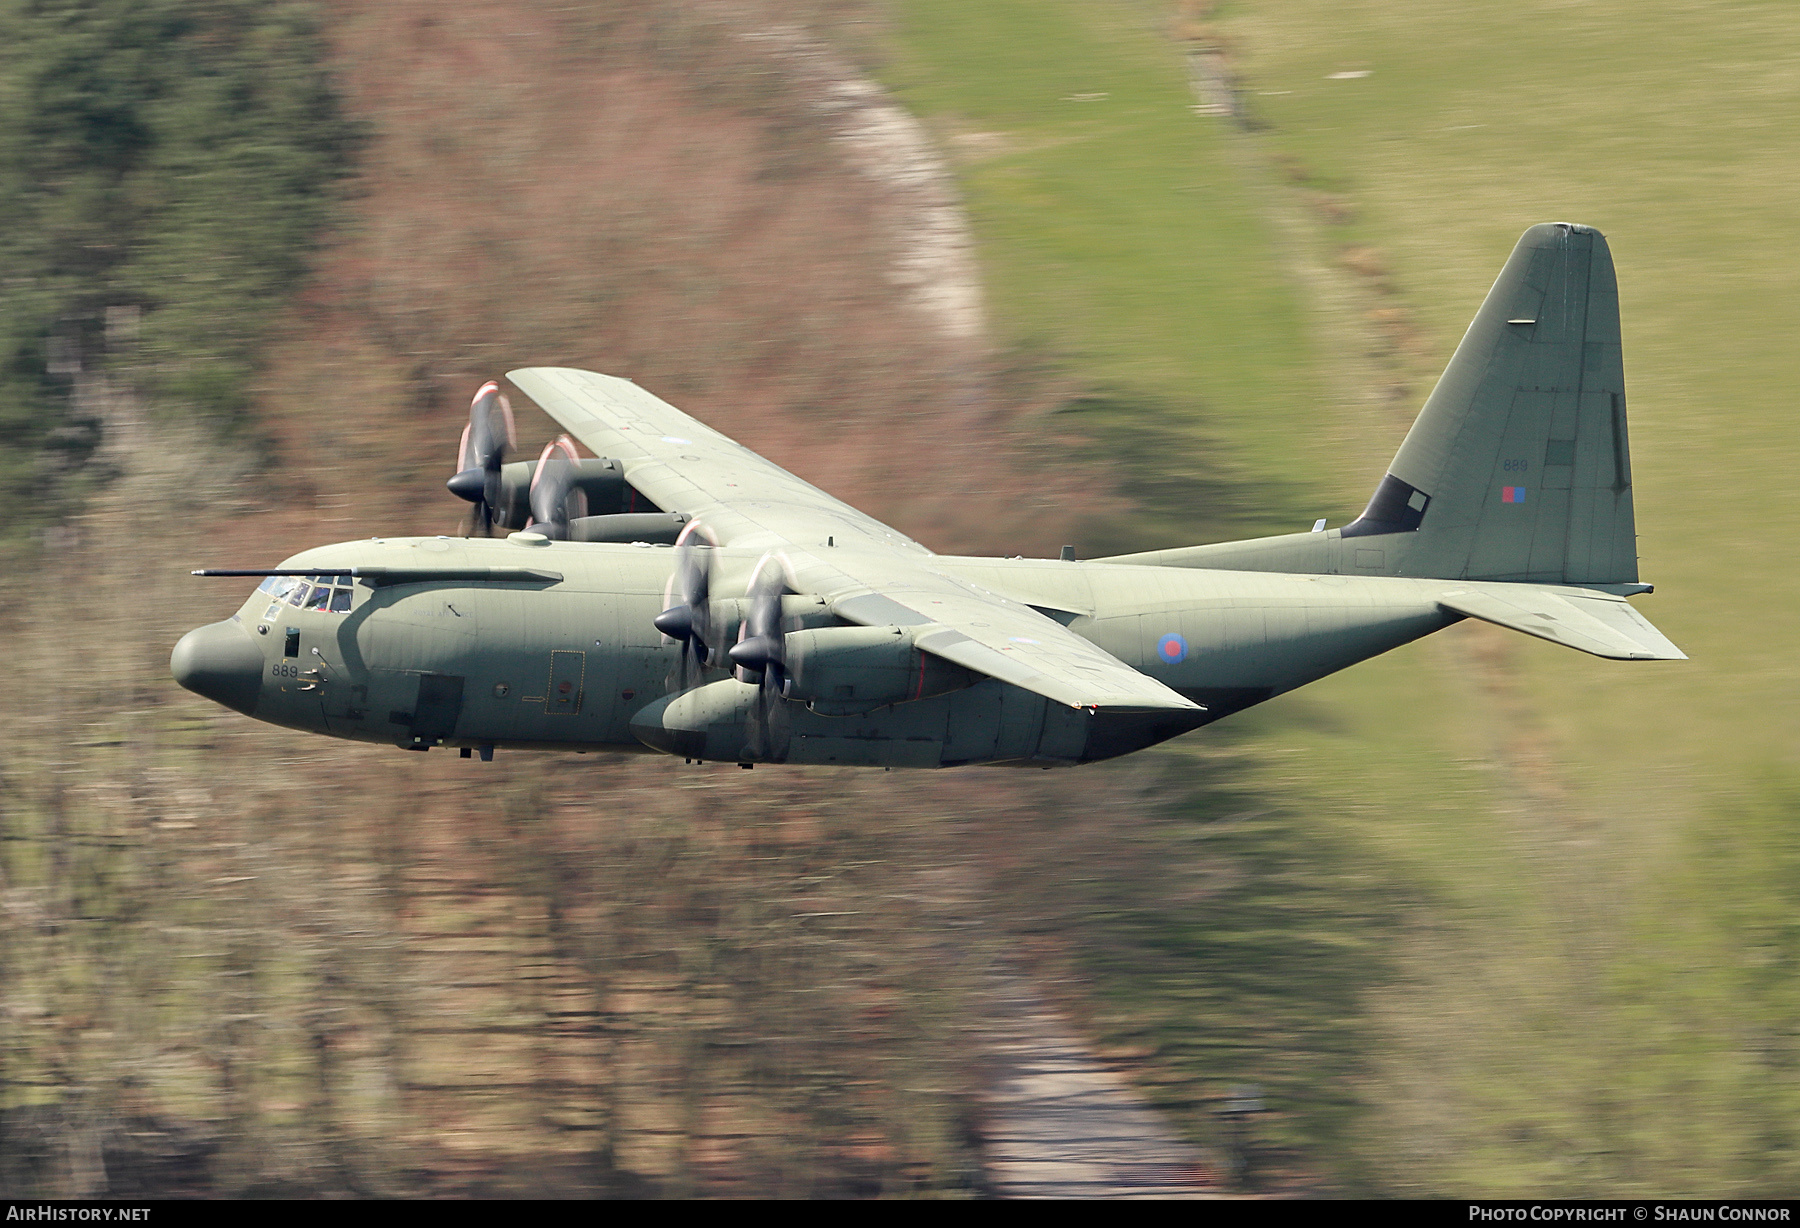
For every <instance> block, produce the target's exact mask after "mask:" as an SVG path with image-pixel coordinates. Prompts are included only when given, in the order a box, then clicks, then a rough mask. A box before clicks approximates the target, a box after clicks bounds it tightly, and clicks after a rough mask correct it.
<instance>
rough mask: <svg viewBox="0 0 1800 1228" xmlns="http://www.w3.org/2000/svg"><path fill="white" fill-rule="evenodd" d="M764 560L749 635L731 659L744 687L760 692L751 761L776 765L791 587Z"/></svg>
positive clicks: (754, 585) (748, 617)
mask: <svg viewBox="0 0 1800 1228" xmlns="http://www.w3.org/2000/svg"><path fill="white" fill-rule="evenodd" d="M768 564H769V560H768V559H766V558H765V559H764V560H763V565H762V566H760V567H758V568H757V574H756V576H755V577H754V578H752V580H751V582H750V601H749V607H748V608H747V609H746V610H745V611H744V626H743V631H742V633H741V635H740V637H739V639H738V642H737V643H736V644H734V645H732V647H731V651H730V652H729V653H728V654H726V655H728V656H729V657H730V658H731V661H732V664H733V665H735V666H736V667H737V677H738V681H740V682H748V683H752V684H754V685H755V687H756V706H755V707H754V708H753V709H752V710H751V715H750V721H749V735H750V736H749V741H748V743H747V744H746V746H745V747H744V756H745V758H747V759H763V760H767V759H771V758H773V757H774V755H775V752H776V748H777V746H778V745H779V744H780V743H781V742H782V741H783V740H784V739H783V738H782V733H783V728H782V727H783V726H784V725H785V715H786V711H787V709H786V703H785V701H784V700H783V698H782V692H783V690H784V689H785V688H786V686H787V632H786V630H785V629H784V628H783V627H782V618H781V599H782V597H783V596H784V595H785V594H786V593H787V582H786V580H785V578H784V577H783V576H782V574H781V569H780V568H778V567H772V566H769V565H768Z"/></svg>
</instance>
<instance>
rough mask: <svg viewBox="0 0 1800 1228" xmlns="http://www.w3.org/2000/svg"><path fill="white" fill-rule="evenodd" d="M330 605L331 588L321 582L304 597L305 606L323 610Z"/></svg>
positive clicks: (310, 608)
mask: <svg viewBox="0 0 1800 1228" xmlns="http://www.w3.org/2000/svg"><path fill="white" fill-rule="evenodd" d="M330 605H331V589H330V588H328V587H326V586H325V585H323V584H321V585H318V586H317V587H315V588H314V589H313V591H312V592H311V593H310V594H309V595H308V596H307V598H306V608H307V609H309V610H323V609H326V608H328V607H329V606H330Z"/></svg>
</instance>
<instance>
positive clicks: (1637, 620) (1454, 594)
mask: <svg viewBox="0 0 1800 1228" xmlns="http://www.w3.org/2000/svg"><path fill="white" fill-rule="evenodd" d="M1438 604H1439V605H1441V606H1443V607H1444V608H1445V609H1446V610H1453V611H1455V612H1456V613H1458V614H1467V615H1468V616H1469V617H1470V618H1479V619H1481V620H1482V621H1483V622H1490V623H1493V624H1495V625H1496V626H1501V627H1510V628H1511V629H1512V630H1514V631H1523V632H1524V633H1525V634H1526V635H1535V636H1537V637H1538V638H1539V639H1541V640H1549V641H1550V642H1551V643H1552V644H1561V645H1563V646H1564V647H1565V648H1579V649H1580V650H1581V651H1582V652H1591V653H1593V654H1594V655H1595V656H1597V657H1608V658H1611V659H1612V660H1615V661H1685V660H1687V654H1686V653H1684V652H1682V651H1681V649H1679V648H1677V647H1675V645H1674V644H1671V643H1670V642H1669V640H1668V638H1667V637H1666V636H1664V635H1663V633H1662V632H1660V631H1658V630H1657V629H1656V628H1655V627H1653V626H1651V625H1650V623H1649V621H1648V620H1647V619H1646V618H1645V617H1644V616H1643V615H1642V614H1639V613H1638V612H1637V611H1636V610H1634V609H1632V608H1631V603H1630V602H1628V601H1626V600H1625V599H1624V598H1623V597H1614V596H1612V595H1611V594H1609V593H1599V592H1595V591H1593V590H1592V589H1587V590H1581V591H1574V590H1568V589H1564V590H1561V591H1557V590H1554V589H1548V588H1542V587H1539V586H1537V585H1533V584H1482V585H1473V584H1471V585H1467V586H1464V587H1459V588H1455V589H1452V590H1450V591H1449V592H1446V593H1443V594H1441V595H1440V596H1439V597H1438Z"/></svg>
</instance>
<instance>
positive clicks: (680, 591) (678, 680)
mask: <svg viewBox="0 0 1800 1228" xmlns="http://www.w3.org/2000/svg"><path fill="white" fill-rule="evenodd" d="M695 523H696V522H694V521H690V522H689V523H688V528H689V529H691V528H693V526H694V524H695ZM712 569H713V560H712V547H711V546H709V545H708V544H706V543H705V542H703V541H700V542H696V541H694V540H691V535H690V534H689V533H688V532H687V531H686V530H684V531H683V533H682V537H681V540H680V541H678V542H677V543H676V545H675V573H674V575H673V576H672V577H671V580H670V585H669V588H670V592H669V606H668V608H667V609H665V610H664V611H663V612H662V613H661V614H658V615H657V616H656V618H655V619H654V620H653V621H654V622H655V625H656V629H657V630H658V631H660V632H662V633H663V634H664V635H666V636H668V637H669V638H670V639H672V640H678V641H680V643H681V660H680V663H679V664H678V665H677V666H676V676H675V677H674V678H672V679H670V685H671V687H673V688H674V689H677V690H682V691H686V690H690V689H691V688H693V687H696V686H698V685H700V681H701V677H702V675H703V674H704V673H705V671H706V666H707V663H708V662H709V661H710V660H711V659H712V655H713V652H712V634H713V625H712V624H713V618H712Z"/></svg>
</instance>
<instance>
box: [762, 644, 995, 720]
mask: <svg viewBox="0 0 1800 1228" xmlns="http://www.w3.org/2000/svg"><path fill="white" fill-rule="evenodd" d="M784 648H785V653H784V655H785V657H786V662H785V664H786V675H787V681H786V685H785V686H784V687H783V688H782V694H783V695H785V696H786V697H787V698H789V699H796V700H800V701H801V702H803V703H806V704H807V705H808V706H810V707H811V708H812V710H813V711H814V712H818V713H821V714H823V715H827V716H850V715H854V714H856V713H861V712H869V711H872V710H874V709H876V708H879V707H883V706H885V705H887V704H897V703H906V702H908V701H910V700H915V699H932V698H934V697H936V696H938V695H948V694H949V693H950V692H952V691H960V690H962V689H963V688H964V687H968V686H973V685H974V684H975V683H976V682H978V681H980V679H981V676H980V675H979V674H976V673H973V672H971V671H970V670H966V669H964V668H963V667H962V666H960V665H956V664H954V663H952V662H950V661H946V660H945V659H944V658H942V657H939V656H935V655H933V654H932V653H929V652H921V651H920V650H919V649H917V648H915V647H913V630H912V629H911V628H908V627H821V628H819V629H817V630H813V631H792V632H789V633H788V635H787V637H786V641H785V644H784Z"/></svg>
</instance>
